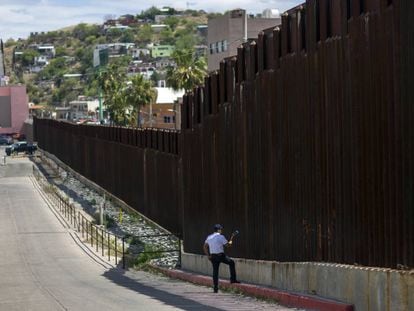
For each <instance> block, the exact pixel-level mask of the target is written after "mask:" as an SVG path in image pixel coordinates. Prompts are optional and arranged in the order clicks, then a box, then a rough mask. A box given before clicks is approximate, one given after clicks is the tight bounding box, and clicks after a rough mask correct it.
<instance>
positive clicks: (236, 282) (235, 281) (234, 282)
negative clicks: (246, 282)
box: [230, 280, 240, 284]
mask: <svg viewBox="0 0 414 311" xmlns="http://www.w3.org/2000/svg"><path fill="white" fill-rule="evenodd" d="M230 283H231V284H240V282H239V281H237V280H234V281H230Z"/></svg>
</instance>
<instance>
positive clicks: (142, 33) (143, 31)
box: [138, 24, 154, 43]
mask: <svg viewBox="0 0 414 311" xmlns="http://www.w3.org/2000/svg"><path fill="white" fill-rule="evenodd" d="M153 33H154V31H153V30H152V28H151V25H148V24H145V25H142V26H141V27H140V29H139V32H138V40H139V41H141V42H144V43H149V42H151V40H152V35H153Z"/></svg>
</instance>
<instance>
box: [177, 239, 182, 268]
mask: <svg viewBox="0 0 414 311" xmlns="http://www.w3.org/2000/svg"><path fill="white" fill-rule="evenodd" d="M178 265H179V268H181V238H178Z"/></svg>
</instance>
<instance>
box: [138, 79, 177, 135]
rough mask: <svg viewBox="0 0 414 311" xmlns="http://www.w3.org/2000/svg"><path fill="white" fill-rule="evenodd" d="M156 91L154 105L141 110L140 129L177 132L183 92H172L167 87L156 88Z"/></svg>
mask: <svg viewBox="0 0 414 311" xmlns="http://www.w3.org/2000/svg"><path fill="white" fill-rule="evenodd" d="M156 90H157V101H156V103H155V104H151V105H147V106H145V107H142V108H141V125H142V127H155V128H162V129H177V130H179V129H180V128H181V104H180V103H181V99H182V97H183V95H184V90H181V91H174V90H173V89H172V88H169V87H156Z"/></svg>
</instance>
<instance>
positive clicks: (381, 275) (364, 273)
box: [181, 253, 414, 311]
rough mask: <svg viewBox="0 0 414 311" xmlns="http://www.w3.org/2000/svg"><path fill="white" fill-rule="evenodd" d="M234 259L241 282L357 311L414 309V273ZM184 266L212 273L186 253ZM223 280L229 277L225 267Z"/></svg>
mask: <svg viewBox="0 0 414 311" xmlns="http://www.w3.org/2000/svg"><path fill="white" fill-rule="evenodd" d="M233 259H234V261H235V262H236V270H237V278H238V279H239V280H241V281H242V282H247V283H253V284H258V285H265V286H271V287H275V288H277V289H281V290H288V291H295V292H301V293H306V294H313V295H318V296H321V297H325V298H330V299H335V300H339V301H342V302H346V303H350V304H354V306H355V310H385V311H396V310H401V311H410V310H414V270H411V271H400V270H392V269H382V268H368V267H358V266H350V265H340V264H328V263H315V262H276V261H263V260H248V259H241V258H233ZM181 265H182V269H184V270H187V271H192V272H196V273H202V274H206V275H211V274H212V266H211V263H210V262H209V261H208V259H207V257H206V256H202V255H196V254H189V253H183V254H182V262H181ZM220 277H221V278H229V271H228V268H227V266H226V265H224V264H223V265H221V266H220Z"/></svg>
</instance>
